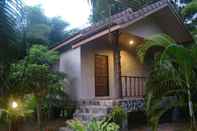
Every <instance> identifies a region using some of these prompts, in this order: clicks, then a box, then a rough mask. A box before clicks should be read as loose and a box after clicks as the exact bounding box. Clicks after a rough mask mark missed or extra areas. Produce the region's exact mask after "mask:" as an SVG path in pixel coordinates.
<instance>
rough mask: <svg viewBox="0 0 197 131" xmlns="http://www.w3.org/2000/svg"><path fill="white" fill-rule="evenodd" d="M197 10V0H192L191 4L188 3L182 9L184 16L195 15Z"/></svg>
mask: <svg viewBox="0 0 197 131" xmlns="http://www.w3.org/2000/svg"><path fill="white" fill-rule="evenodd" d="M196 12H197V1H196V0H192V1H191V2H190V3H189V4H187V5H186V6H185V7H184V8H183V9H182V11H181V13H182V14H183V16H189V15H193V14H195V13H196Z"/></svg>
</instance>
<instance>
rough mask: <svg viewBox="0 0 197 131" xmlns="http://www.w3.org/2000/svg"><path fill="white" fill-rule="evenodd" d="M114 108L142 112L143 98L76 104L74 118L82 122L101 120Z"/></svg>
mask: <svg viewBox="0 0 197 131" xmlns="http://www.w3.org/2000/svg"><path fill="white" fill-rule="evenodd" d="M114 106H122V107H123V108H124V110H125V111H126V112H133V111H143V108H144V99H143V98H124V99H106V100H103V99H91V100H81V101H79V102H78V108H77V110H76V112H75V114H74V117H75V118H77V119H79V120H82V121H84V122H87V121H91V120H92V119H96V120H102V119H103V118H104V117H106V116H107V115H108V114H109V113H110V112H111V111H112V109H113V107H114Z"/></svg>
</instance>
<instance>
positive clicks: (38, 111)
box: [36, 101, 41, 131]
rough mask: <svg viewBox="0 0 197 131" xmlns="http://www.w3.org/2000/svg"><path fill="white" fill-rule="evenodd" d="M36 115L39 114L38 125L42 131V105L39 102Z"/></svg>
mask: <svg viewBox="0 0 197 131" xmlns="http://www.w3.org/2000/svg"><path fill="white" fill-rule="evenodd" d="M36 108H37V109H36V113H37V124H38V127H39V130H40V131H41V115H40V112H41V104H40V101H38V104H37V107H36Z"/></svg>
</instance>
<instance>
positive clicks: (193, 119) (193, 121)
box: [187, 86, 196, 131]
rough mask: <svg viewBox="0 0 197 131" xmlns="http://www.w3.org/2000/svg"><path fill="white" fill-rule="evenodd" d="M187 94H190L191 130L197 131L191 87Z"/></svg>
mask: <svg viewBox="0 0 197 131" xmlns="http://www.w3.org/2000/svg"><path fill="white" fill-rule="evenodd" d="M188 87H189V86H188ZM187 95H188V108H189V116H190V121H191V123H190V124H191V130H192V131H195V127H196V120H195V116H194V111H193V103H192V100H191V92H190V89H189V88H188V90H187Z"/></svg>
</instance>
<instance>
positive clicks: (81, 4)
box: [25, 0, 90, 28]
mask: <svg viewBox="0 0 197 131" xmlns="http://www.w3.org/2000/svg"><path fill="white" fill-rule="evenodd" d="M87 1H88V0H25V3H26V4H27V5H30V6H34V5H39V4H40V5H41V6H42V8H43V10H44V13H45V15H47V16H48V17H53V16H61V17H62V18H63V19H64V20H65V21H67V22H68V23H69V24H70V28H83V27H85V26H86V25H87V24H88V18H89V15H90V5H89V3H88V2H87Z"/></svg>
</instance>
